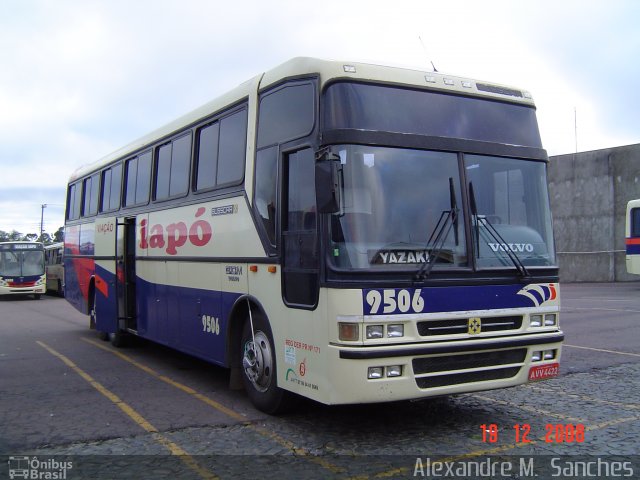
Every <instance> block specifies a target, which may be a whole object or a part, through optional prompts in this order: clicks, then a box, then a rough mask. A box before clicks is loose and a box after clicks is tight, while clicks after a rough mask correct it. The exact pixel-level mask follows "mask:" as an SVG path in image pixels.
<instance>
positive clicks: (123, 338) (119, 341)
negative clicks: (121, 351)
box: [109, 332, 129, 348]
mask: <svg viewBox="0 0 640 480" xmlns="http://www.w3.org/2000/svg"><path fill="white" fill-rule="evenodd" d="M109 340H111V345H113V346H114V347H116V348H124V347H127V346H128V345H129V334H127V333H122V332H116V333H110V334H109Z"/></svg>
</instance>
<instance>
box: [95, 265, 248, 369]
mask: <svg viewBox="0 0 640 480" xmlns="http://www.w3.org/2000/svg"><path fill="white" fill-rule="evenodd" d="M96 274H97V275H100V276H101V277H102V278H103V280H104V281H105V282H106V283H107V285H108V296H107V297H105V296H104V295H103V294H102V293H100V292H97V297H96V300H97V306H98V308H97V321H96V328H97V330H99V331H103V332H109V333H112V332H115V331H117V323H118V313H117V308H118V297H117V291H116V288H115V280H116V278H115V275H114V274H113V273H110V272H108V271H107V270H105V269H103V268H101V267H99V266H96ZM240 295H241V294H239V293H230V292H219V291H211V290H204V289H198V288H188V287H177V286H172V285H162V284H156V283H152V282H148V281H145V280H142V279H141V278H139V277H138V278H137V279H136V303H137V304H136V311H137V313H138V314H137V332H138V335H139V336H140V337H142V338H147V339H149V340H152V341H154V342H157V343H160V344H163V345H166V346H169V347H172V348H175V349H177V350H180V351H181V352H185V353H188V354H191V355H193V356H196V357H198V358H201V359H203V360H206V361H208V362H212V363H215V364H218V365H223V366H226V365H228V361H229V359H228V358H227V354H228V352H226V351H225V339H226V334H227V326H228V318H229V314H230V312H231V309H232V307H233V305H234V303H235V302H236V300H237V299H238V297H240Z"/></svg>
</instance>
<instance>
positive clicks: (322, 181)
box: [316, 151, 340, 213]
mask: <svg viewBox="0 0 640 480" xmlns="http://www.w3.org/2000/svg"><path fill="white" fill-rule="evenodd" d="M339 162H340V157H339V156H338V155H336V154H335V153H330V152H328V151H324V152H323V153H321V154H320V155H317V156H316V206H317V208H318V212H320V213H336V212H339V211H340V179H339V176H338V165H339Z"/></svg>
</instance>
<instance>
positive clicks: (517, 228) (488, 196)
mask: <svg viewBox="0 0 640 480" xmlns="http://www.w3.org/2000/svg"><path fill="white" fill-rule="evenodd" d="M464 165H465V170H466V177H467V181H468V182H469V184H470V185H472V187H471V188H470V190H469V191H470V192H473V199H472V200H471V202H472V214H474V215H475V218H473V219H472V225H473V228H472V230H471V231H472V234H473V237H474V244H475V245H476V248H475V250H476V257H477V264H478V266H479V267H504V266H512V265H513V264H512V260H511V259H510V258H509V252H512V253H513V254H515V255H517V257H518V258H519V259H520V261H521V262H522V263H523V265H525V266H552V265H555V251H554V244H553V228H552V223H551V211H550V208H549V200H548V199H549V194H548V192H547V182H546V164H545V163H544V162H538V161H527V160H518V159H513V158H499V157H489V156H483V155H465V156H464Z"/></svg>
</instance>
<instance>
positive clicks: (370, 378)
mask: <svg viewBox="0 0 640 480" xmlns="http://www.w3.org/2000/svg"><path fill="white" fill-rule="evenodd" d="M563 340H564V334H563V333H562V331H556V332H547V333H539V334H527V335H515V336H508V337H497V338H496V337H493V338H485V339H478V340H471V341H469V340H465V341H455V342H438V343H420V344H408V345H393V346H376V347H345V346H343V345H330V346H329V349H330V354H329V369H330V371H329V375H330V376H329V378H331V381H332V383H334V388H333V389H332V392H331V394H330V396H329V398H327V399H326V400H327V402H326V403H330V404H341V403H370V402H388V401H397V400H411V399H420V398H427V397H433V396H441V395H449V394H457V393H468V392H474V391H481V390H491V389H496V388H504V387H511V386H516V385H521V384H524V383H527V382H528V381H533V380H543V379H546V378H552V377H554V376H557V375H558V373H559V362H560V353H561V345H562V341H563Z"/></svg>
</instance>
